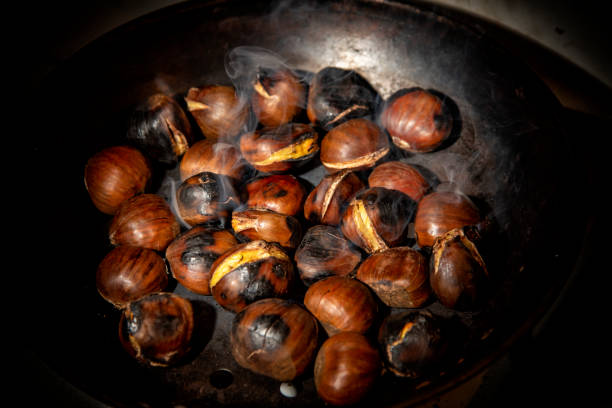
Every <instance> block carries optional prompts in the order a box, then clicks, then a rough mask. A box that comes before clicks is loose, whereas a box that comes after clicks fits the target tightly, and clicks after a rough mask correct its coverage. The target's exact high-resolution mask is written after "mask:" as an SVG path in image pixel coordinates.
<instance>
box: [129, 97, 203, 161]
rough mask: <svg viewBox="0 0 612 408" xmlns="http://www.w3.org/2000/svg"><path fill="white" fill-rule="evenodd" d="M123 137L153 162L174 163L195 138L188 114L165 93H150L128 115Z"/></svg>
mask: <svg viewBox="0 0 612 408" xmlns="http://www.w3.org/2000/svg"><path fill="white" fill-rule="evenodd" d="M126 138H127V140H128V141H130V142H131V143H133V144H135V145H136V146H138V147H139V148H140V149H142V150H143V151H144V152H146V153H147V155H148V156H149V157H150V158H151V159H153V160H156V161H159V162H161V163H166V164H174V163H176V162H177V161H178V159H179V158H180V157H181V156H182V155H183V154H184V153H185V152H186V151H187V149H188V148H189V146H190V145H191V144H192V143H193V142H194V140H195V138H194V136H193V132H192V129H191V123H190V122H189V119H188V117H187V114H186V113H185V111H184V110H183V108H182V107H181V105H179V103H178V102H177V101H176V100H174V99H173V98H172V97H170V96H168V95H164V94H162V93H157V94H154V95H151V96H150V97H149V98H147V100H146V101H144V102H143V103H142V104H141V105H139V106H138V107H136V109H135V110H134V112H133V113H132V116H131V117H130V121H129V125H128V130H127V135H126Z"/></svg>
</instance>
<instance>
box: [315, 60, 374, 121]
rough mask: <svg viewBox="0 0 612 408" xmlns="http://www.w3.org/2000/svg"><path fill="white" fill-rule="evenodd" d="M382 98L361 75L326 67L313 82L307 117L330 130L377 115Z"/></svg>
mask: <svg viewBox="0 0 612 408" xmlns="http://www.w3.org/2000/svg"><path fill="white" fill-rule="evenodd" d="M379 100H380V96H379V94H378V92H377V91H376V90H375V89H374V88H373V87H372V85H371V84H370V83H369V82H368V81H367V80H366V79H365V78H364V77H363V76H362V75H361V74H359V73H358V72H357V71H354V70H350V69H342V68H337V67H325V68H323V69H321V70H320V71H318V72H317V73H316V74H315V75H314V77H313V78H312V81H311V82H310V89H309V93H308V105H307V110H306V113H307V115H308V119H309V120H310V122H311V123H314V124H316V125H317V126H321V127H322V128H324V129H326V130H329V129H331V128H333V127H334V126H338V125H340V124H341V123H343V122H345V121H347V120H349V119H354V118H362V117H369V118H371V117H372V115H374V113H375V111H376V109H377V106H378V103H379Z"/></svg>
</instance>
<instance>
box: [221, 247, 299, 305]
mask: <svg viewBox="0 0 612 408" xmlns="http://www.w3.org/2000/svg"><path fill="white" fill-rule="evenodd" d="M210 271H211V272H210V273H211V277H210V291H211V293H212V295H213V297H214V298H215V300H216V301H217V303H219V305H221V306H222V307H224V308H225V309H227V310H230V311H232V312H236V313H237V312H240V311H241V310H242V309H244V308H245V307H246V306H247V305H249V304H251V303H253V302H255V301H257V300H259V299H264V298H285V297H287V296H289V294H290V293H291V288H292V286H293V282H294V280H295V271H294V269H293V263H292V262H291V258H289V256H288V255H287V253H286V252H285V251H284V250H283V249H282V248H281V247H280V245H278V244H276V243H273V242H266V241H261V240H258V241H251V242H247V243H243V244H239V245H237V246H235V247H234V248H232V249H230V250H229V251H227V252H225V253H224V254H223V255H221V256H220V257H219V258H217V260H216V261H215V262H214V263H213V265H212V266H211V268H210Z"/></svg>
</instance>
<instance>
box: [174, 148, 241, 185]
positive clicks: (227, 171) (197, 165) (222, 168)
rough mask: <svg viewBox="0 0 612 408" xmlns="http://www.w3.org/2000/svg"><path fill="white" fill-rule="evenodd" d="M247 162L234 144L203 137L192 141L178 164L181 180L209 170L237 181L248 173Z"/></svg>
mask: <svg viewBox="0 0 612 408" xmlns="http://www.w3.org/2000/svg"><path fill="white" fill-rule="evenodd" d="M249 171H250V168H249V164H248V163H247V161H246V160H244V158H243V157H242V154H241V153H240V149H238V148H237V147H236V146H234V145H232V144H229V143H223V142H215V141H214V140H210V139H204V140H199V141H198V142H196V143H194V144H193V145H192V146H191V147H190V148H189V150H187V152H186V153H185V154H184V155H183V158H182V159H181V164H180V177H181V181H183V180H186V179H188V178H189V177H191V176H194V175H196V174H199V173H203V172H209V173H215V174H222V175H224V176H228V177H230V178H231V179H233V180H236V181H237V182H239V181H242V180H243V179H244V178H245V177H247V175H248V174H249Z"/></svg>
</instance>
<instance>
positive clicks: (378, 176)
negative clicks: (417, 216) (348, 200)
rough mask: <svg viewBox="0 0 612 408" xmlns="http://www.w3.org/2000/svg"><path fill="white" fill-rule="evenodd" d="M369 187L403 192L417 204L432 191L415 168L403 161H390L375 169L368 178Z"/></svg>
mask: <svg viewBox="0 0 612 408" xmlns="http://www.w3.org/2000/svg"><path fill="white" fill-rule="evenodd" d="M368 185H369V186H370V187H384V188H388V189H390V190H398V191H401V192H402V193H404V194H406V195H407V196H408V197H410V198H412V199H413V200H414V201H417V202H418V201H419V200H421V198H423V196H424V195H425V194H427V193H428V192H429V190H430V189H431V186H430V185H429V182H428V181H427V180H426V179H425V177H423V175H422V174H421V173H420V172H419V171H418V170H417V169H416V168H415V167H414V166H411V165H410V164H408V163H404V162H401V161H388V162H385V163H381V164H379V165H378V166H376V167H374V169H372V172H371V173H370V175H369V176H368Z"/></svg>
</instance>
